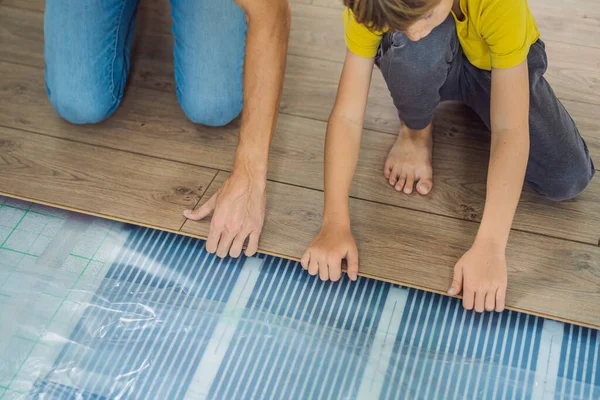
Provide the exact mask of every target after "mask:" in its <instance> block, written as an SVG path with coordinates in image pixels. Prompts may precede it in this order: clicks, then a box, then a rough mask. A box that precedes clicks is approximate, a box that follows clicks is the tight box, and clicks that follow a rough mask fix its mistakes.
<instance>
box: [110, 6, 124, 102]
mask: <svg viewBox="0 0 600 400" xmlns="http://www.w3.org/2000/svg"><path fill="white" fill-rule="evenodd" d="M125 2H126V0H123V1H122V2H121V11H120V13H119V20H118V21H117V30H116V32H115V39H114V41H113V54H112V60H111V63H110V93H111V95H112V97H113V101H114V102H116V101H118V99H117V96H115V60H116V59H117V47H118V46H117V44H118V42H119V34H120V33H121V23H122V22H123V13H124V11H125Z"/></svg>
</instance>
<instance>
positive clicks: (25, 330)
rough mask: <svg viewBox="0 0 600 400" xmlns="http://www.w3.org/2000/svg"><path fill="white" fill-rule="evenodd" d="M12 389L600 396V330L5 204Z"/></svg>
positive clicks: (6, 369)
mask: <svg viewBox="0 0 600 400" xmlns="http://www.w3.org/2000/svg"><path fill="white" fill-rule="evenodd" d="M0 204H1V206H0V243H1V244H2V245H1V246H0V399H2V400H5V399H30V398H33V399H183V398H186V399H205V398H210V399H328V398H330V399H459V398H460V399H462V398H469V399H471V398H477V399H479V398H489V399H495V398H497V399H502V398H506V399H515V398H518V399H553V398H569V399H571V398H572V399H598V398H600V368H599V366H598V363H599V360H600V348H599V344H600V340H598V339H599V338H598V332H597V331H594V330H590V329H586V328H581V327H577V326H572V325H565V324H562V323H558V322H555V321H549V320H544V319H541V318H537V317H533V316H529V315H525V314H520V313H515V312H510V311H507V312H504V313H501V314H498V313H494V314H484V315H479V314H474V313H472V312H466V311H464V310H463V309H462V308H461V306H460V303H459V302H458V301H456V300H454V299H451V298H447V297H444V296H439V295H435V294H431V293H425V292H422V291H418V290H412V289H407V288H403V287H399V286H394V285H390V284H387V283H383V282H378V281H374V280H370V279H362V278H361V279H359V281H358V282H356V283H353V282H350V281H349V280H346V279H344V280H342V281H341V282H340V283H337V284H334V283H324V282H321V281H320V280H319V279H318V278H314V277H311V276H309V275H307V274H306V273H305V272H304V271H303V270H302V268H300V267H298V264H297V263H295V262H291V261H287V260H282V259H279V258H274V257H259V258H241V259H238V260H232V259H226V260H221V259H219V258H216V257H214V256H212V255H210V254H208V253H207V252H206V251H205V250H204V248H203V245H204V243H203V242H202V241H199V240H195V239H191V238H187V237H182V236H176V235H173V234H169V233H165V232H159V231H155V230H151V229H147V228H140V227H133V226H127V225H123V224H119V223H115V222H110V221H105V220H102V219H97V218H92V217H87V216H82V215H79V214H74V213H68V212H64V211H58V210H53V209H50V208H46V207H40V206H36V205H31V204H29V203H23V202H18V201H14V200H9V199H4V198H0Z"/></svg>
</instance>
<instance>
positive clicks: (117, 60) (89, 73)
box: [44, 0, 247, 126]
mask: <svg viewBox="0 0 600 400" xmlns="http://www.w3.org/2000/svg"><path fill="white" fill-rule="evenodd" d="M164 1H166V0H164ZM170 1H171V7H172V14H173V35H174V38H175V49H174V50H175V51H174V53H175V81H176V85H177V97H178V99H179V103H180V104H181V107H182V108H183V110H184V112H185V114H186V115H187V116H188V118H189V119H190V120H192V121H193V122H195V123H200V124H204V125H210V126H221V125H225V124H227V123H229V122H230V121H231V120H233V119H234V118H236V117H237V116H238V115H239V114H240V112H241V110H242V103H243V101H242V70H243V63H244V52H245V46H246V29H247V26H246V18H245V15H244V12H243V11H242V10H241V9H240V8H239V7H238V6H237V5H236V4H235V3H234V1H233V0H170ZM139 2H140V0H47V1H46V12H45V15H44V36H45V38H44V39H45V44H44V56H45V58H46V86H47V90H48V96H49V98H50V102H51V103H52V105H53V106H54V108H55V109H56V111H57V112H58V114H59V115H60V116H61V117H63V118H64V119H66V120H68V121H70V122H72V123H75V124H88V123H96V122H99V121H102V120H104V119H106V118H107V117H108V116H109V115H111V114H112V113H113V112H114V111H115V110H116V109H117V107H118V106H119V104H120V102H121V99H122V97H123V90H124V88H125V81H126V79H127V73H128V71H129V52H130V48H131V42H132V39H133V31H134V24H135V18H136V13H137V9H138V5H139Z"/></svg>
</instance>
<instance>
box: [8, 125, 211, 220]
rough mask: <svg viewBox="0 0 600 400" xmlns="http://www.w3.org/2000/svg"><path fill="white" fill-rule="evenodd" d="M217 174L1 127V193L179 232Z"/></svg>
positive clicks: (174, 163) (208, 170)
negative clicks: (187, 213) (186, 214)
mask: <svg viewBox="0 0 600 400" xmlns="http://www.w3.org/2000/svg"><path fill="white" fill-rule="evenodd" d="M215 174H216V171H215V170H210V169H208V168H202V167H197V166H190V165H185V164H181V163H176V162H173V161H165V160H158V159H155V158H151V157H146V156H140V155H136V154H131V153H127V152H122V151H115V150H107V149H103V148H99V147H95V146H90V145H86V144H82V143H76V142H72V141H68V140H61V139H57V138H53V137H48V136H45V135H39V134H34V133H31V132H25V131H16V130H13V129H8V128H3V127H0V192H2V193H7V194H10V195H16V196H21V197H27V198H30V199H41V200H44V201H46V202H50V203H54V204H61V205H68V206H69V207H71V208H76V209H78V210H82V211H83V212H86V211H91V212H93V213H95V214H99V215H105V216H108V217H116V218H122V219H127V220H129V221H133V222H137V221H140V222H144V223H146V224H150V225H153V226H159V227H165V228H167V229H173V230H177V229H179V228H180V227H181V225H182V224H183V222H184V221H185V218H184V217H183V216H182V214H181V212H182V210H184V209H185V208H189V207H194V206H195V205H196V204H197V202H198V201H199V200H200V198H201V196H202V194H203V193H204V191H205V190H206V188H207V187H208V185H209V184H210V182H211V181H212V179H213V178H214V176H215Z"/></svg>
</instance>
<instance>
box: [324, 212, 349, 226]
mask: <svg viewBox="0 0 600 400" xmlns="http://www.w3.org/2000/svg"><path fill="white" fill-rule="evenodd" d="M323 228H327V229H329V228H335V229H350V215H349V212H348V211H347V208H346V209H344V208H336V209H334V211H328V210H325V212H324V213H323Z"/></svg>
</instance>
